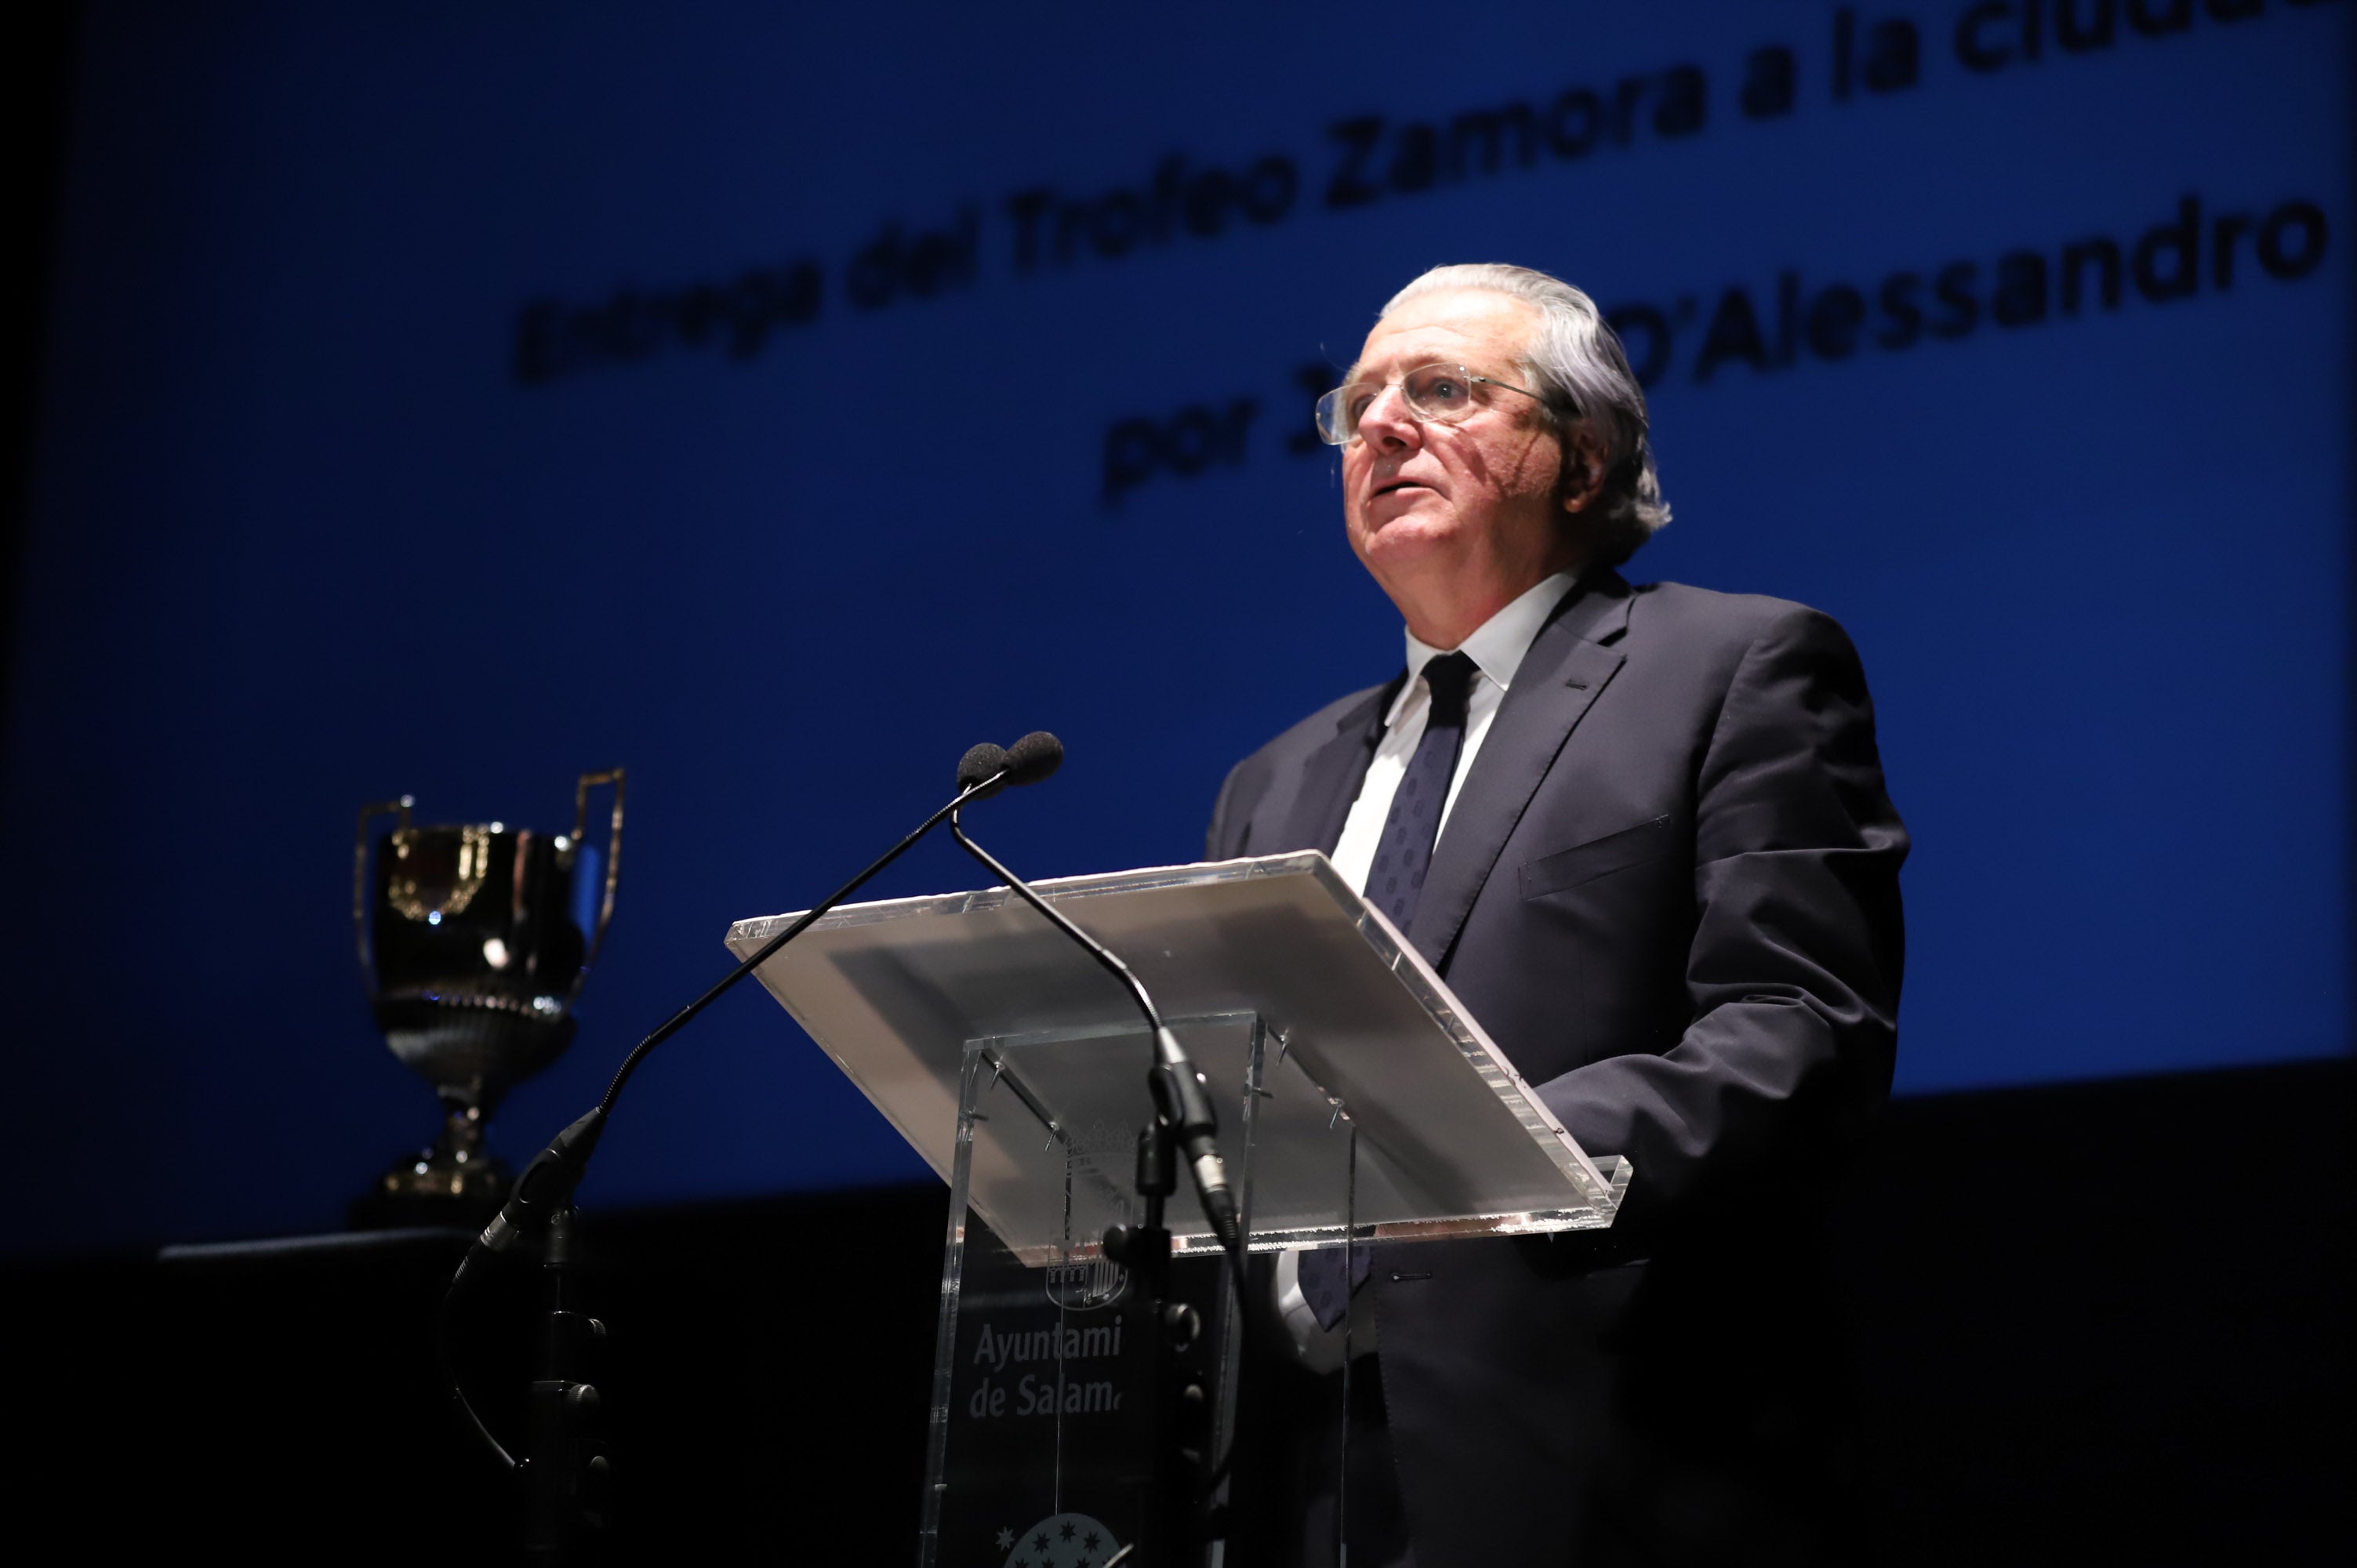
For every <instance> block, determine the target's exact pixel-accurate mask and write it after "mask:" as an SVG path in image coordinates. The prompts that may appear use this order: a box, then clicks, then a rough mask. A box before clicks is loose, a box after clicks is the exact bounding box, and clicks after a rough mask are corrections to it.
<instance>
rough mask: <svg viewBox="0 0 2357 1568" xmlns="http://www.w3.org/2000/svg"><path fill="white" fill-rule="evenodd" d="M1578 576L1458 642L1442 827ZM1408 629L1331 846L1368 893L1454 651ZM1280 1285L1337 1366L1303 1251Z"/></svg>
mask: <svg viewBox="0 0 2357 1568" xmlns="http://www.w3.org/2000/svg"><path fill="white" fill-rule="evenodd" d="M1574 578H1575V574H1573V573H1570V572H1557V573H1556V574H1555V575H1554V576H1552V577H1549V578H1547V579H1546V580H1545V581H1544V582H1542V583H1540V584H1539V585H1537V586H1536V587H1534V588H1532V589H1531V590H1530V591H1529V592H1527V593H1525V594H1523V595H1522V596H1520V597H1519V598H1517V599H1515V600H1514V601H1513V602H1512V604H1509V605H1508V606H1507V607H1505V608H1503V609H1501V610H1500V611H1499V612H1498V613H1497V614H1496V615H1493V616H1491V618H1489V619H1488V620H1485V621H1483V622H1482V623H1481V628H1480V630H1479V631H1476V632H1475V633H1474V634H1473V635H1472V636H1470V637H1469V638H1467V639H1465V641H1464V642H1463V643H1462V644H1461V645H1460V646H1461V647H1462V649H1463V650H1464V653H1465V656H1466V657H1467V658H1469V659H1470V660H1473V663H1474V665H1475V667H1476V668H1477V669H1478V670H1479V671H1480V674H1479V675H1478V676H1476V677H1475V679H1474V682H1473V687H1472V690H1471V691H1470V692H1469V693H1467V694H1466V704H1465V744H1464V745H1463V746H1461V747H1460V748H1459V749H1458V753H1457V771H1456V772H1455V773H1454V774H1452V775H1450V776H1449V779H1448V800H1445V801H1443V802H1442V803H1441V808H1440V829H1439V831H1440V832H1441V833H1443V834H1446V833H1447V832H1448V813H1449V811H1451V810H1453V809H1454V808H1455V806H1456V804H1457V792H1458V790H1459V789H1462V788H1464V785H1465V776H1466V774H1468V773H1469V772H1470V771H1471V770H1472V768H1473V758H1474V757H1475V756H1476V755H1478V754H1479V753H1480V749H1481V743H1482V741H1484V740H1485V739H1487V738H1488V737H1489V734H1490V725H1491V721H1492V720H1494V719H1495V718H1496V717H1497V716H1498V704H1499V703H1502V702H1504V701H1505V700H1506V688H1508V687H1509V686H1512V684H1513V683H1514V671H1517V670H1520V669H1521V668H1522V667H1523V655H1524V654H1526V653H1528V652H1529V651H1530V650H1531V644H1532V643H1533V642H1534V641H1536V640H1537V639H1538V635H1539V628H1541V627H1543V626H1544V625H1545V624H1546V618H1547V617H1548V616H1549V615H1550V614H1552V613H1553V612H1554V610H1555V606H1556V605H1558V604H1560V603H1561V602H1562V600H1563V596H1564V595H1566V594H1567V593H1569V592H1570V591H1571V585H1572V582H1573V580H1574ZM1406 635H1407V683H1406V684H1405V685H1404V686H1402V687H1401V688H1400V691H1399V695H1398V696H1396V697H1394V698H1393V699H1392V706H1391V712H1390V713H1388V714H1385V715H1384V716H1383V726H1384V727H1383V740H1382V741H1381V742H1380V743H1379V744H1378V745H1377V746H1376V747H1375V757H1374V760H1373V761H1372V762H1370V763H1368V764H1367V777H1366V779H1365V781H1364V782H1363V783H1361V785H1360V786H1359V798H1358V800H1355V801H1353V802H1352V803H1351V816H1350V820H1349V821H1348V822H1344V823H1343V824H1342V839H1341V842H1340V843H1338V844H1336V845H1335V846H1334V854H1333V860H1334V869H1335V870H1337V871H1339V872H1340V873H1341V874H1342V879H1343V880H1344V881H1345V882H1348V883H1349V884H1350V885H1351V887H1352V888H1354V889H1355V890H1357V891H1359V892H1361V893H1363V892H1365V891H1366V888H1367V872H1368V870H1369V868H1370V867H1372V865H1373V864H1374V859H1375V846H1376V844H1377V843H1379V842H1381V840H1382V838H1383V821H1384V819H1385V818H1387V817H1389V816H1390V815H1391V811H1392V797H1393V796H1394V795H1395V794H1397V793H1398V792H1399V787H1400V780H1401V779H1403V778H1405V776H1406V774H1407V765H1408V761H1409V759H1410V758H1411V757H1415V748H1416V744H1417V743H1418V742H1419V741H1421V740H1423V739H1424V726H1425V722H1426V720H1427V719H1428V718H1429V717H1430V716H1431V714H1432V687H1431V685H1430V684H1429V683H1428V682H1426V680H1425V678H1424V667H1425V666H1426V664H1429V663H1431V662H1432V661H1433V660H1435V659H1437V658H1439V657H1440V656H1441V655H1442V654H1444V653H1447V652H1448V651H1449V650H1448V649H1445V648H1435V647H1433V646H1432V645H1431V644H1430V643H1428V642H1425V641H1422V640H1420V639H1418V638H1417V637H1416V635H1415V633H1414V632H1412V631H1411V632H1409V633H1407V634H1406ZM1436 842H1437V841H1436ZM1275 1283H1276V1310H1277V1313H1278V1315H1279V1316H1282V1317H1283V1318H1284V1319H1285V1326H1286V1330H1287V1332H1288V1333H1289V1334H1290V1335H1291V1337H1292V1339H1293V1348H1294V1351H1295V1353H1296V1354H1297V1355H1298V1356H1299V1357H1300V1359H1301V1360H1302V1362H1303V1363H1304V1364H1305V1365H1307V1366H1308V1368H1309V1369H1311V1370H1313V1371H1319V1372H1328V1371H1332V1370H1333V1369H1335V1368H1337V1367H1340V1365H1341V1364H1342V1326H1341V1325H1340V1324H1337V1325H1335V1326H1333V1327H1332V1328H1330V1329H1328V1328H1320V1327H1318V1315H1317V1314H1316V1313H1314V1312H1312V1311H1310V1310H1309V1303H1308V1301H1306V1300H1305V1299H1303V1297H1302V1294H1301V1254H1300V1252H1299V1251H1292V1250H1288V1251H1285V1252H1283V1253H1281V1254H1279V1255H1278V1257H1277V1260H1276V1282H1275ZM1373 1348H1375V1326H1374V1321H1373V1319H1372V1318H1369V1319H1366V1320H1364V1321H1362V1322H1358V1323H1355V1324H1353V1326H1352V1328H1351V1352H1352V1353H1353V1354H1355V1355H1361V1356H1363V1355H1365V1354H1366V1353H1367V1352H1368V1351H1370V1350H1372V1349H1373Z"/></svg>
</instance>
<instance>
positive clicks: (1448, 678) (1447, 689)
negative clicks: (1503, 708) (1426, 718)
mask: <svg viewBox="0 0 2357 1568" xmlns="http://www.w3.org/2000/svg"><path fill="white" fill-rule="evenodd" d="M1480 672H1481V667H1480V665H1478V664H1476V663H1474V662H1473V660H1472V659H1471V658H1470V657H1469V656H1468V655H1467V654H1466V653H1465V652H1463V651H1462V650H1459V651H1458V652H1455V653H1444V654H1441V655H1440V656H1439V657H1438V658H1437V659H1434V660H1429V661H1428V662H1427V663H1426V665H1425V667H1424V683H1425V684H1426V686H1428V687H1430V688H1431V690H1432V716H1433V718H1434V719H1435V720H1437V721H1438V722H1440V723H1443V724H1454V725H1461V724H1463V723H1464V722H1465V703H1466V699H1467V698H1468V697H1469V696H1470V695H1471V694H1472V691H1473V678H1474V677H1475V676H1476V675H1479V674H1480Z"/></svg>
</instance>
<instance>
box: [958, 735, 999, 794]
mask: <svg viewBox="0 0 2357 1568" xmlns="http://www.w3.org/2000/svg"><path fill="white" fill-rule="evenodd" d="M957 781H958V788H959V789H972V790H974V799H975V800H989V799H990V798H991V797H992V796H993V795H996V794H997V793H998V792H999V791H1000V790H1001V789H1006V785H1007V779H1006V747H1005V746H993V745H991V744H990V742H988V741H986V740H985V741H984V742H983V743H982V744H981V745H980V746H968V747H967V748H966V753H965V755H964V756H963V757H959V758H958V770H957Z"/></svg>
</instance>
